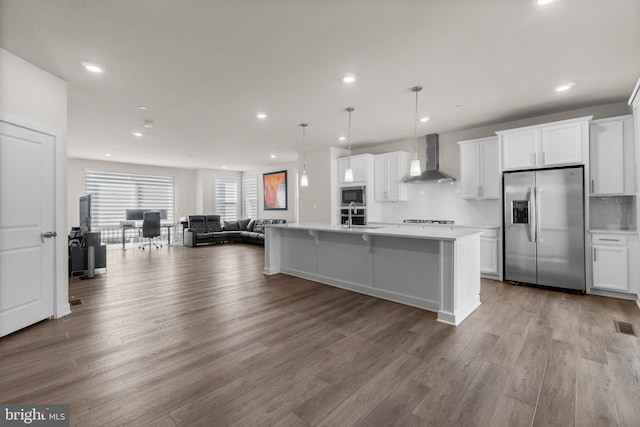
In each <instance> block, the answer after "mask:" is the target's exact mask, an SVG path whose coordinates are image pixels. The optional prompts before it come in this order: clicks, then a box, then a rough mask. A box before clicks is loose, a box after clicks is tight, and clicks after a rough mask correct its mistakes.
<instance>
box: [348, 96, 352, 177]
mask: <svg viewBox="0 0 640 427" xmlns="http://www.w3.org/2000/svg"><path fill="white" fill-rule="evenodd" d="M347 111H348V112H349V129H348V132H347V141H349V161H348V162H347V168H351V112H352V111H353V107H349V108H347Z"/></svg>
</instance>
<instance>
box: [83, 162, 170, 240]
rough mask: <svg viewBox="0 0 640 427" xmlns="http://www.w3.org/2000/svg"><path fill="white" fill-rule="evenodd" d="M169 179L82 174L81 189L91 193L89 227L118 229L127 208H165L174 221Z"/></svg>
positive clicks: (85, 172) (129, 175) (97, 172)
mask: <svg viewBox="0 0 640 427" xmlns="http://www.w3.org/2000/svg"><path fill="white" fill-rule="evenodd" d="M174 188H175V186H174V181H173V177H172V176H161V175H138V174H131V173H120V172H106V171H97V170H88V169H85V171H84V190H85V193H87V194H91V195H92V197H91V228H92V229H96V230H104V229H108V228H117V227H119V226H120V221H125V219H126V213H125V211H126V209H149V210H151V209H166V210H167V221H168V222H173V220H174V218H173V209H174V200H175V199H174Z"/></svg>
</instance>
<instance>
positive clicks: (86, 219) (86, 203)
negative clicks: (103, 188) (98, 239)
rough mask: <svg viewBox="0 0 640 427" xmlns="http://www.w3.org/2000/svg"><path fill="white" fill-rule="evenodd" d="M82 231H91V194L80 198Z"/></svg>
mask: <svg viewBox="0 0 640 427" xmlns="http://www.w3.org/2000/svg"><path fill="white" fill-rule="evenodd" d="M80 231H81V232H83V233H86V232H87V231H91V194H87V195H85V196H81V197H80Z"/></svg>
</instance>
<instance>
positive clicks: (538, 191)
mask: <svg viewBox="0 0 640 427" xmlns="http://www.w3.org/2000/svg"><path fill="white" fill-rule="evenodd" d="M535 194H536V243H542V242H544V240H543V239H542V232H541V227H540V222H542V218H541V215H540V212H542V208H541V206H542V188H540V187H538V188H537V189H536V190H535Z"/></svg>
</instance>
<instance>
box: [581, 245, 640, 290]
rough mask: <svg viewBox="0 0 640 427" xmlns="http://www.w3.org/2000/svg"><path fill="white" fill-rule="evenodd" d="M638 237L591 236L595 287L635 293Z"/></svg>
mask: <svg viewBox="0 0 640 427" xmlns="http://www.w3.org/2000/svg"><path fill="white" fill-rule="evenodd" d="M636 248H637V236H635V235H625V234H604V233H603V234H600V233H592V235H591V262H592V267H593V287H594V288H597V289H604V290H608V291H615V292H625V293H635V292H636V289H635V285H634V282H635V277H636V274H635V270H634V269H635V268H637V265H636V264H637V263H636V262H635V261H631V260H632V259H634V258H633V257H634V254H636V253H637V250H636Z"/></svg>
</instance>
